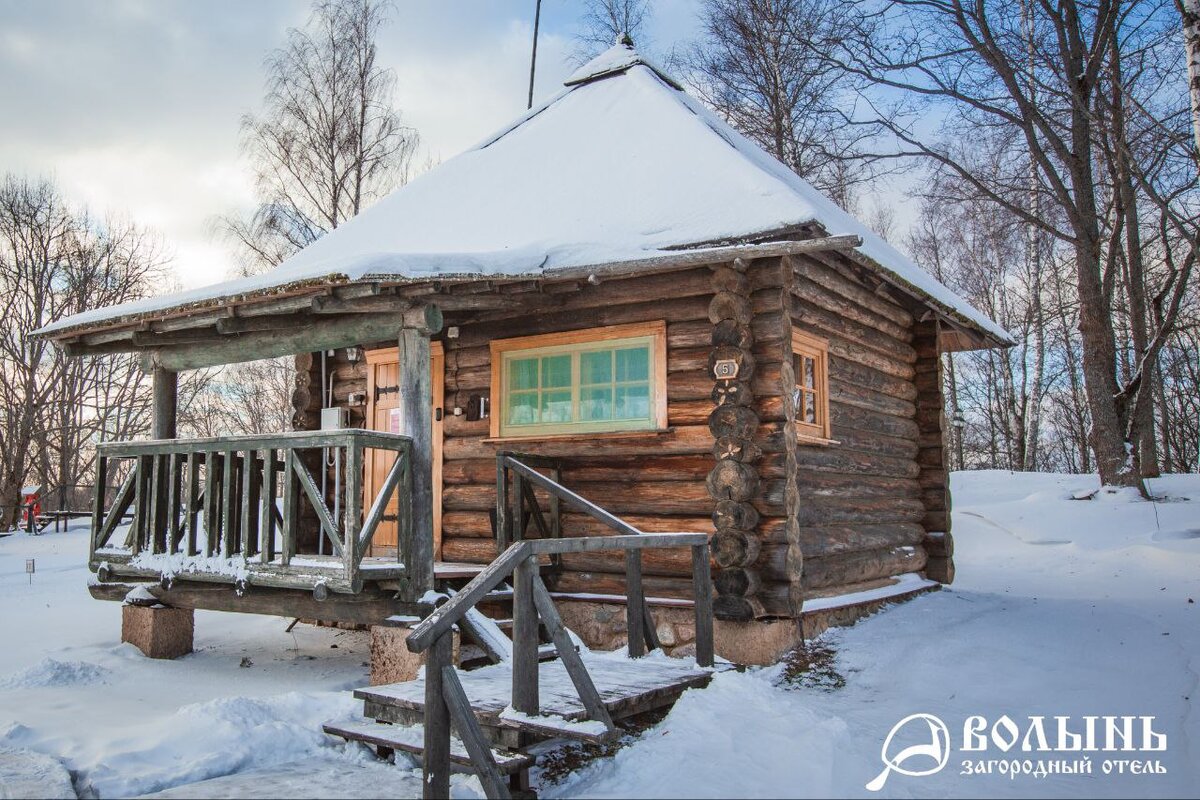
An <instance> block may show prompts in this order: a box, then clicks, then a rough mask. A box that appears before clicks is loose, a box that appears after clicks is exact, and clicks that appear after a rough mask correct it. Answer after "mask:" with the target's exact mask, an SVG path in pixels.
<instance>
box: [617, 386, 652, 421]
mask: <svg viewBox="0 0 1200 800" xmlns="http://www.w3.org/2000/svg"><path fill="white" fill-rule="evenodd" d="M613 419H650V387H649V386H648V385H646V384H642V385H640V386H618V387H617V392H616V402H615V403H614V404H613Z"/></svg>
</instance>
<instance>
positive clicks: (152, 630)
mask: <svg viewBox="0 0 1200 800" xmlns="http://www.w3.org/2000/svg"><path fill="white" fill-rule="evenodd" d="M195 631H196V623H195V612H193V611H192V609H190V608H167V607H166V606H138V605H123V606H121V641H122V642H129V643H130V644H131V645H133V646H134V647H136V648H137V649H138V650H141V651H142V652H143V653H144V654H146V656H148V657H149V658H168V659H170V658H179V657H180V656H185V655H187V654H188V653H190V652H192V639H193V636H194V635H195Z"/></svg>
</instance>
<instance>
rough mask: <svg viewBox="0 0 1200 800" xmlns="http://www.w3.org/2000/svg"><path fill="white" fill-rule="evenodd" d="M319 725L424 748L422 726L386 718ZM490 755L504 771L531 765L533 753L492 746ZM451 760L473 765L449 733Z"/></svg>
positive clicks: (370, 740) (367, 740)
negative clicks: (395, 721)
mask: <svg viewBox="0 0 1200 800" xmlns="http://www.w3.org/2000/svg"><path fill="white" fill-rule="evenodd" d="M321 727H322V728H324V730H325V732H326V733H327V734H329V735H330V736H337V737H339V738H341V739H345V740H346V741H350V742H362V743H363V744H369V745H372V746H373V747H386V748H389V749H391V750H401V751H403V752H405V753H411V754H412V755H417V756H419V755H421V754H422V753H423V752H424V751H425V730H424V728H422V727H420V726H415V725H412V726H410V725H389V724H387V723H386V722H374V721H371V720H359V721H354V722H327V723H325V724H324V725H323V726H321ZM492 758H493V759H494V760H495V762H496V767H497V768H498V769H499V770H500V772H502V773H504V774H506V775H507V774H510V773H513V772H517V771H519V770H522V769H525V768H526V767H529V766H532V765H533V757H532V756H527V755H524V754H522V753H511V752H509V751H507V750H496V749H493V750H492ZM450 763H452V764H455V765H457V766H460V767H464V768H466V769H471V768H472V767H471V756H470V755H468V754H467V748H466V745H464V744H463V743H462V741H461V740H460V739H459V738H458V737H457V736H452V737H450Z"/></svg>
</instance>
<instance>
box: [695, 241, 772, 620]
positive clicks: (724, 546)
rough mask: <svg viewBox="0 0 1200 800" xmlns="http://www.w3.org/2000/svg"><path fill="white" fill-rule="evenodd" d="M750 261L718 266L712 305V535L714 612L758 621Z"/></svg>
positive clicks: (709, 486)
mask: <svg viewBox="0 0 1200 800" xmlns="http://www.w3.org/2000/svg"><path fill="white" fill-rule="evenodd" d="M748 266H749V264H747V263H746V262H744V261H742V260H740V259H738V260H736V261H734V262H733V263H732V264H722V265H719V266H717V267H715V268H714V269H713V273H712V282H713V291H714V294H713V297H712V300H711V302H710V303H709V306H708V319H709V322H711V323H712V326H713V327H712V350H711V352H710V354H709V358H708V371H709V375H710V377H712V379H713V390H712V402H713V410H712V412H711V413H710V414H709V417H708V429H709V432H710V433H711V434H712V437H713V440H714V444H713V451H712V453H713V458H714V460H715V462H716V463H715V464H714V465H713V468H712V470H711V471H710V472H709V474H708V479H707V481H706V487H707V489H708V494H709V496H711V497H712V498H713V500H714V501H715V503H716V507H715V510H714V511H713V525H714V526H715V528H716V533H715V534H714V535H713V537H712V553H713V561H714V562H715V564H716V567H717V571H716V573H715V574H714V577H713V584H714V586H715V588H716V593H717V594H716V598H715V600H714V601H713V612H714V614H715V616H717V617H718V618H720V619H727V620H750V619H754V618H755V617H757V616H761V613H762V604H761V602H759V601H758V599H757V597H756V595H757V594H758V592H759V589H760V588H761V587H762V581H761V579H760V576H759V574H758V572H757V571H756V570H755V569H754V564H755V562H756V561H757V560H758V558H759V554H760V552H761V541H760V540H759V537H758V534H757V533H756V531H755V528H756V527H757V525H758V523H759V512H758V510H757V509H756V508H755V507H754V505H753V501H754V500H756V499H757V498H758V496H759V494H760V492H761V490H762V489H761V487H762V481H761V480H760V476H759V470H758V466H757V464H758V462H759V461H760V459H761V458H762V449H761V448H760V446H759V445H758V444H756V442H755V436H756V434H757V433H758V430H759V424H760V419H759V415H758V413H757V412H756V411H755V409H754V400H755V398H754V390H753V389H752V388H751V387H752V381H753V378H754V370H755V363H754V355H753V352H752V349H753V346H754V333H753V331H752V329H751V323H752V321H753V318H754V311H753V307H752V304H751V299H750V280H749V278H748V277H747V275H746V270H747V267H748Z"/></svg>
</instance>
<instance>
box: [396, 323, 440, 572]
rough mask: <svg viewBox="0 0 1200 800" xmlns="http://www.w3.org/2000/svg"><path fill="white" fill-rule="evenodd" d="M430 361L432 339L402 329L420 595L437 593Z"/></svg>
mask: <svg viewBox="0 0 1200 800" xmlns="http://www.w3.org/2000/svg"><path fill="white" fill-rule="evenodd" d="M438 316H439V317H440V316H441V314H440V312H439V314H438ZM438 323H439V325H440V320H438ZM429 359H430V356H429V335H428V334H427V333H425V332H424V331H422V330H420V329H418V328H402V329H401V330H400V336H399V364H398V367H399V377H398V383H399V385H400V386H403V387H404V391H402V392H401V393H400V430H399V431H397V433H400V434H402V435H404V436H408V437H409V438H411V439H412V447H411V449H410V450H409V459H410V461H409V464H410V470H411V475H412V503H411V505H410V508H411V509H412V527H411V529H410V532H409V536H410V537H411V546H410V547H409V548H407V549H408V552H410V553H411V554H412V561H413V563H411V564H405V567H406V568H407V569H408V571H409V575H410V576H411V582H412V583H411V585H412V588H413V591H414V592H415V593H417V594H423V593H425V592H427V591H430V590H432V589H433V558H434V554H433V386H432V383H431V373H430V368H429Z"/></svg>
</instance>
